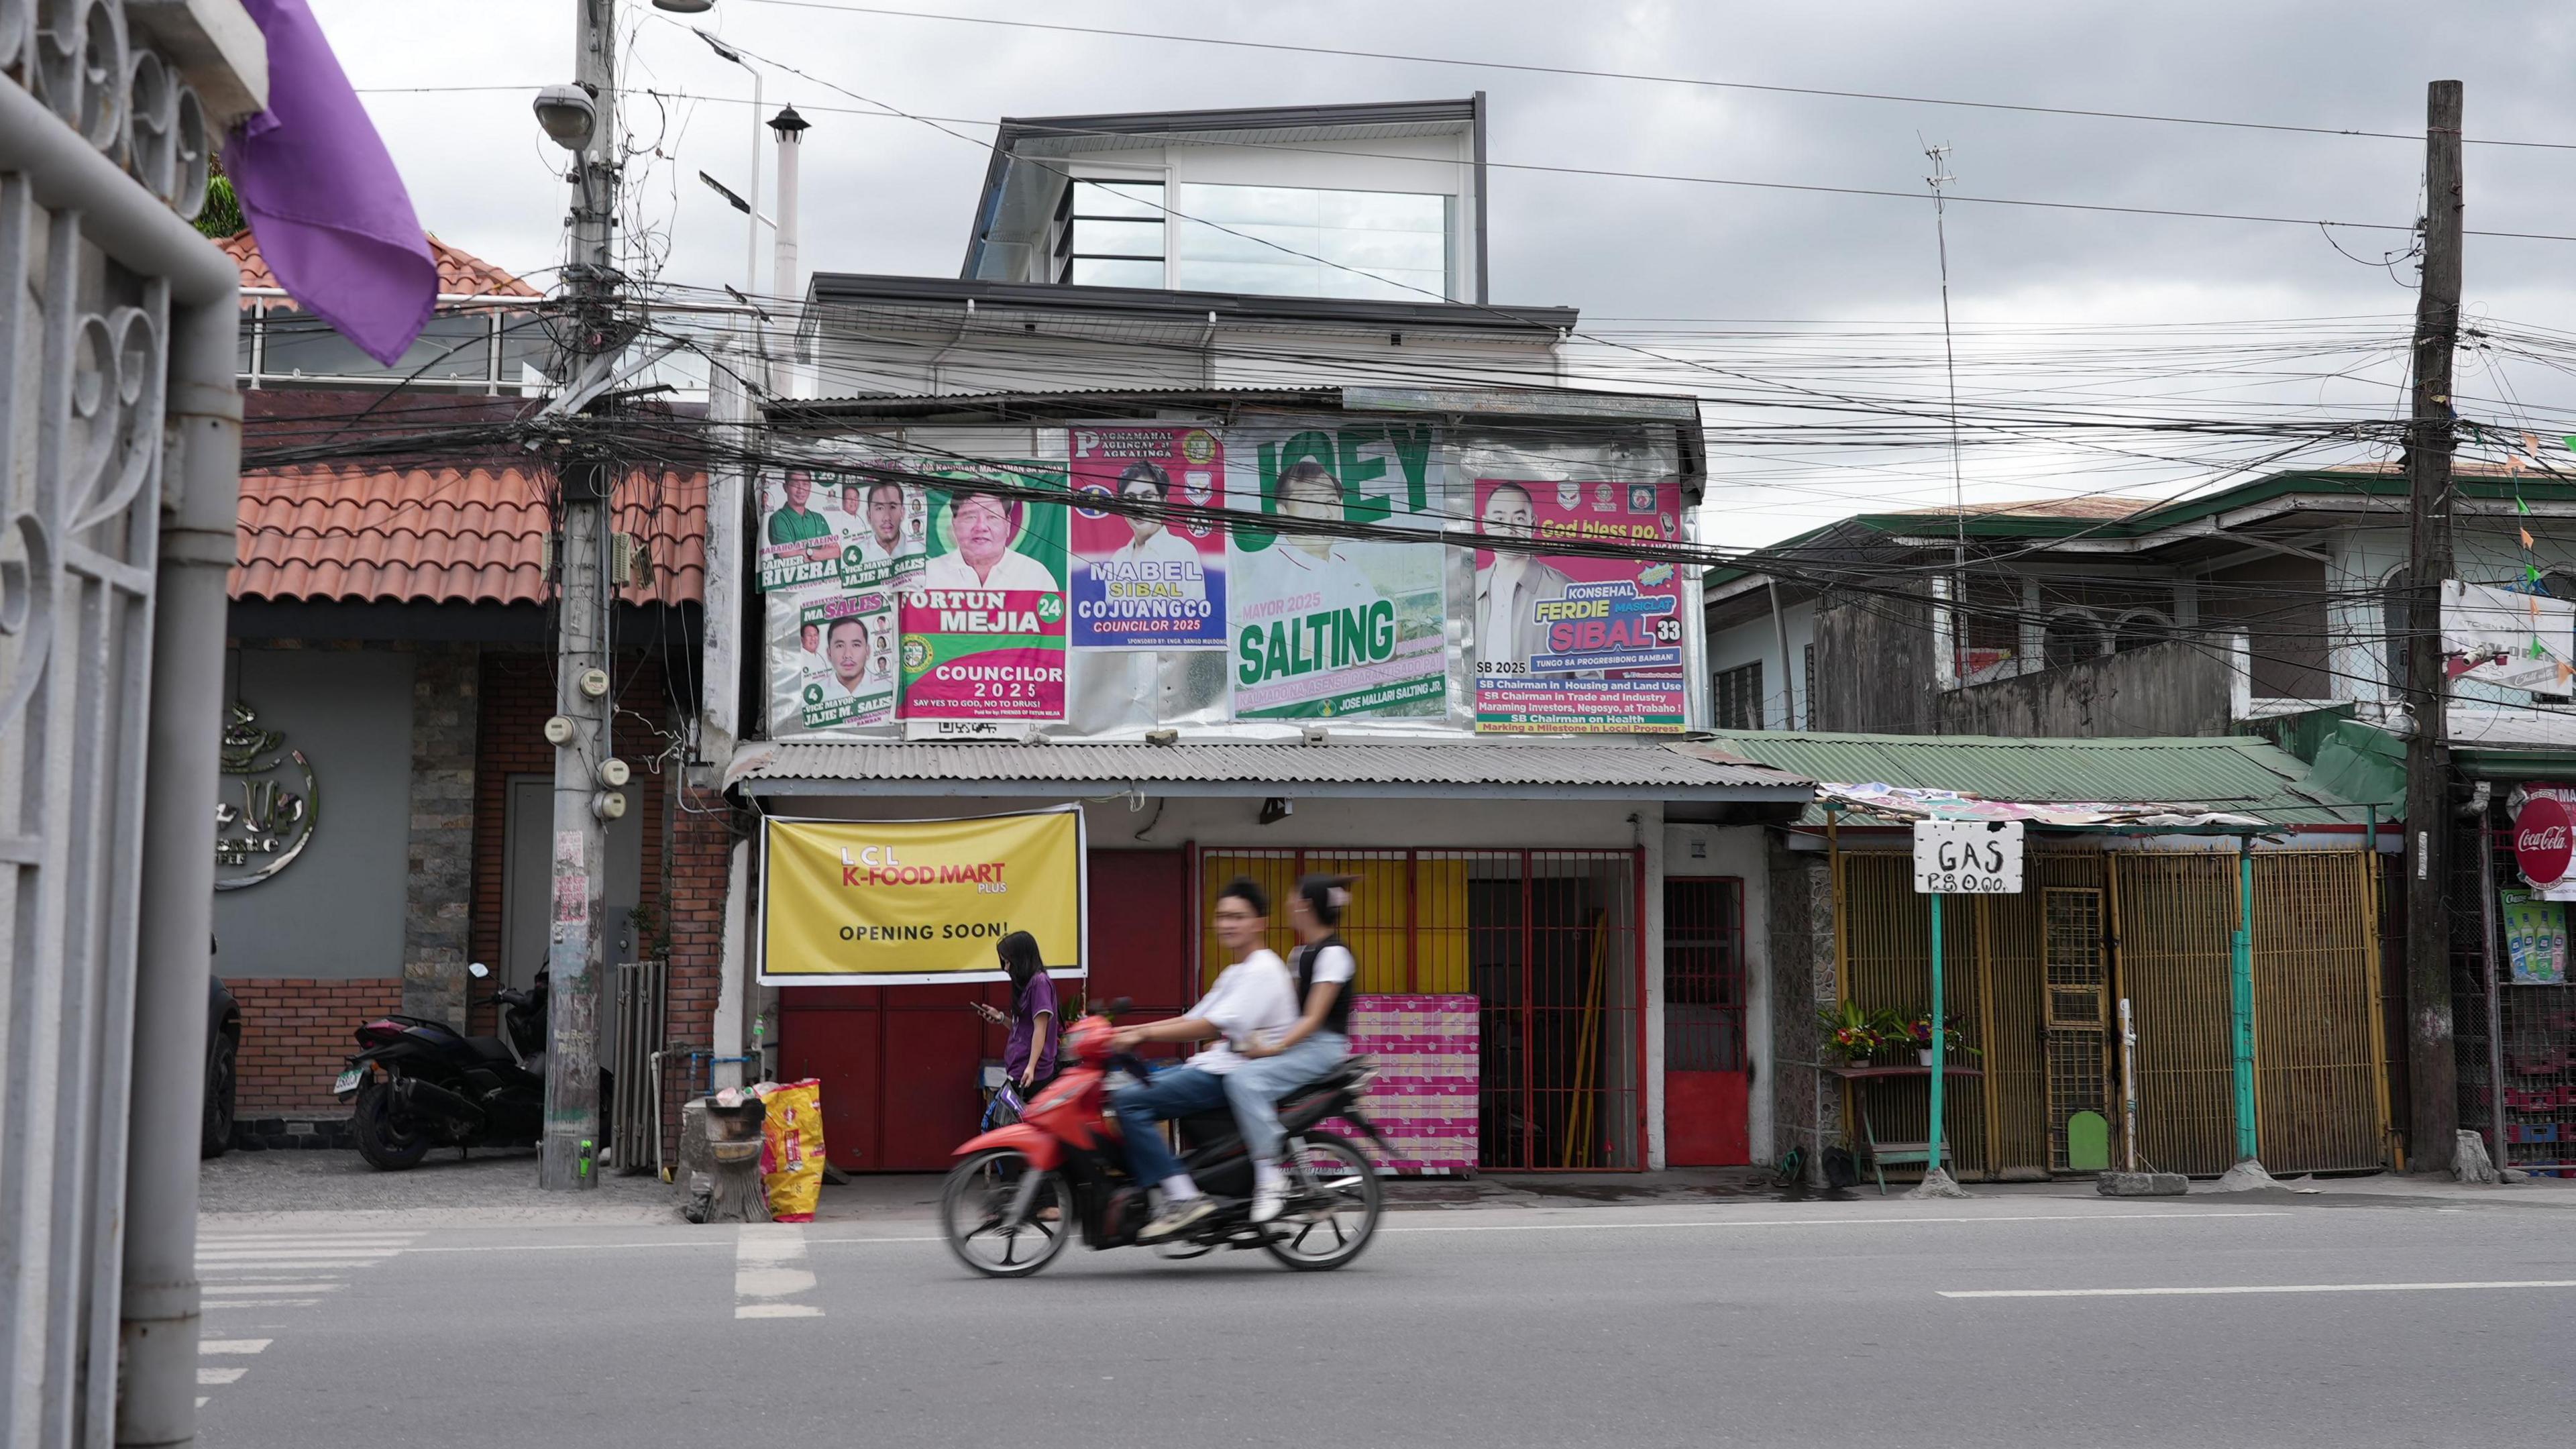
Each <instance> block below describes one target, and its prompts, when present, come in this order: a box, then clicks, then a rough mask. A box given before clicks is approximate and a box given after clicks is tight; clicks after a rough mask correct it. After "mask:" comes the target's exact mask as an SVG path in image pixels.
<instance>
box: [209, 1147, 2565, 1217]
mask: <svg viewBox="0 0 2576 1449" xmlns="http://www.w3.org/2000/svg"><path fill="white" fill-rule="evenodd" d="M940 1181H941V1179H940V1178H939V1177H938V1176H937V1175H936V1174H928V1173H924V1174H891V1175H868V1176H861V1177H856V1178H852V1179H851V1180H850V1181H849V1182H848V1183H847V1184H844V1185H840V1186H830V1185H827V1186H826V1187H825V1188H824V1189H823V1194H822V1203H821V1206H820V1208H819V1209H818V1211H817V1212H816V1214H815V1220H816V1221H817V1222H827V1223H853V1222H904V1221H928V1220H930V1219H932V1218H933V1217H935V1216H936V1215H937V1209H938V1204H939V1189H940ZM198 1184H199V1187H198V1191H199V1199H198V1210H199V1213H200V1214H201V1216H202V1217H203V1218H204V1219H206V1220H208V1221H216V1220H220V1221H221V1222H223V1223H224V1224H225V1225H227V1226H231V1227H241V1226H251V1225H259V1224H273V1225H277V1226H299V1227H317V1226H323V1225H327V1224H339V1225H346V1226H391V1225H395V1224H408V1225H412V1226H417V1227H484V1226H509V1225H527V1226H568V1227H569V1226H593V1225H613V1224H630V1223H677V1222H679V1221H680V1214H679V1197H678V1194H677V1192H676V1191H675V1189H673V1188H671V1187H670V1186H668V1185H665V1184H663V1183H661V1182H659V1181H657V1180H655V1179H654V1178H653V1177H651V1176H649V1175H637V1176H634V1177H620V1176H618V1175H616V1174H615V1173H614V1172H610V1173H607V1174H604V1175H603V1176H602V1178H601V1180H600V1185H599V1187H598V1188H597V1189H596V1190H595V1191H591V1192H586V1193H578V1194H573V1193H552V1192H545V1191H542V1190H540V1189H539V1188H538V1187H537V1159H536V1154H535V1153H534V1152H533V1151H518V1152H492V1153H487V1152H477V1153H476V1154H474V1156H473V1157H472V1158H471V1159H468V1160H460V1159H459V1158H458V1156H457V1154H456V1153H455V1152H453V1151H445V1150H442V1151H437V1152H432V1153H431V1154H430V1155H429V1157H428V1158H427V1159H426V1160H424V1161H423V1162H422V1163H421V1164H420V1166H418V1167H415V1168H413V1169H411V1170H409V1171H407V1172H379V1171H377V1170H375V1169H374V1168H371V1167H369V1166H367V1164H366V1163H365V1162H364V1161H363V1160H361V1159H360V1158H359V1156H358V1155H357V1154H356V1153H354V1152H257V1153H237V1154H234V1155H231V1156H227V1157H221V1158H217V1159H215V1160H214V1161H211V1162H208V1163H206V1164H205V1166H204V1170H203V1171H202V1172H201V1173H200V1175H199V1178H198ZM1967 1190H1968V1192H1969V1194H1970V1195H1971V1196H1973V1197H1978V1198H1995V1199H2017V1200H2031V1201H2038V1200H2046V1199H2060V1200H2065V1199H2075V1200H2082V1201H2088V1202H2090V1201H2101V1200H2102V1199H2101V1198H2100V1197H2099V1196H2098V1195H2097V1194H2096V1193H2095V1192H2094V1190H2093V1184H2092V1182H2091V1181H2090V1180H2089V1179H2074V1178H2070V1179H2066V1180H2063V1181H2058V1182H2036V1183H1969V1184H1967ZM1387 1196H1388V1201H1389V1206H1390V1207H1391V1208H1393V1209H1395V1210H1398V1211H1407V1212H1461V1211H1476V1210H1480V1209H1493V1208H1523V1209H1526V1208H1582V1207H1606V1206H1626V1207H1646V1206H1673V1207H1688V1206H1714V1205H1750V1204H1759V1203H1764V1202H1782V1203H1798V1202H1810V1203H1820V1202H1845V1203H1852V1202H1879V1201H1882V1199H1880V1197H1879V1195H1878V1193H1877V1191H1876V1190H1875V1189H1874V1188H1871V1187H1862V1188H1860V1189H1858V1190H1856V1191H1852V1192H1849V1193H1842V1194H1830V1195H1828V1194H1815V1193H1808V1192H1805V1191H1802V1190H1793V1191H1789V1192H1783V1191H1782V1190H1781V1189H1779V1188H1777V1187H1775V1186H1774V1185H1773V1183H1772V1179H1771V1174H1770V1172H1769V1171H1768V1170H1767V1169H1762V1168H1687V1169H1677V1170H1674V1171H1670V1172H1646V1173H1569V1174H1530V1175H1497V1176H1487V1177H1479V1178H1473V1179H1449V1178H1421V1179H1410V1180H1406V1181H1401V1182H1393V1183H1389V1184H1388V1194H1387ZM2191 1198H2192V1199H2193V1200H2194V1201H2208V1200H2210V1199H2212V1198H2227V1199H2232V1200H2234V1201H2238V1202H2245V1203H2265V1204H2274V1203H2277V1204H2283V1205H2299V1206H2307V1207H2322V1208H2337V1207H2349V1208H2442V1209H2447V1210H2451V1211H2474V1210H2476V1209H2479V1208H2482V1207H2504V1206H2510V1207H2514V1208H2531V1207H2557V1208H2568V1209H2576V1181H2571V1180H2567V1179H2561V1178H2535V1179H2532V1180H2530V1181H2528V1182H2522V1183H2516V1184H2511V1185H2507V1186H2502V1187H2466V1186H2462V1185H2461V1184H2458V1183H2455V1182H2452V1181H2451V1180H2450V1179H2449V1178H2447V1177H2433V1176H2424V1177H2413V1176H2397V1175H2394V1174H2387V1173H2381V1174H2373V1175H2367V1176H2357V1177H2331V1178H2300V1179H2296V1180H2285V1181H2284V1182H2283V1183H2282V1184H2281V1185H2280V1186H2278V1187H2275V1188H2270V1189H2265V1190H2262V1191H2258V1192H2247V1193H2227V1194H2222V1193H2219V1192H2217V1191H2216V1184H2215V1183H2209V1182H2195V1183H2193V1184H2192V1189H2191ZM1884 1201H1885V1202H1887V1203H1889V1204H1891V1205H1892V1204H1896V1203H1901V1202H1904V1201H1906V1198H1905V1197H1904V1189H1902V1188H1898V1187H1893V1186H1892V1187H1891V1191H1890V1194H1889V1196H1888V1197H1887V1198H1885V1199H1884ZM2138 1201H2140V1202H2143V1203H2152V1202H2155V1201H2159V1199H2140V1200H2138ZM2161 1201H2167V1202H2170V1201H2172V1199H2169V1198H2168V1199H2161Z"/></svg>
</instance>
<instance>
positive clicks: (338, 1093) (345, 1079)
mask: <svg viewBox="0 0 2576 1449" xmlns="http://www.w3.org/2000/svg"><path fill="white" fill-rule="evenodd" d="M366 1079H367V1069H366V1068H364V1067H351V1068H349V1069H348V1070H347V1071H345V1072H342V1073H341V1074H340V1080H338V1081H336V1082H333V1083H332V1084H331V1095H332V1096H334V1097H345V1096H347V1095H349V1094H350V1093H351V1092H354V1091H356V1090H358V1084H359V1083H360V1082H363V1081H365V1080H366Z"/></svg>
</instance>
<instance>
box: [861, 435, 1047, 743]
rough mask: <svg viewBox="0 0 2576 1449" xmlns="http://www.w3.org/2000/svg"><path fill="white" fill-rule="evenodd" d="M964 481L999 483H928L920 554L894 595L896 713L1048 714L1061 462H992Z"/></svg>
mask: <svg viewBox="0 0 2576 1449" xmlns="http://www.w3.org/2000/svg"><path fill="white" fill-rule="evenodd" d="M941 471H943V472H946V471H952V470H949V469H943V470H941ZM973 478H974V479H975V480H988V481H990V482H991V483H992V484H993V485H994V488H995V489H996V490H1008V491H985V490H982V489H973V488H941V487H938V486H936V485H933V486H931V487H930V488H929V489H928V493H929V499H930V522H929V535H930V536H929V539H928V554H929V557H928V558H927V559H926V560H925V561H924V563H923V564H922V568H921V572H920V573H919V574H918V575H916V576H914V578H913V580H912V582H911V583H909V584H908V585H906V586H905V588H904V589H903V592H902V600H903V602H902V609H901V622H902V627H903V643H902V658H901V660H900V661H899V665H898V667H899V669H900V671H901V673H902V676H903V700H902V705H901V709H902V715H903V718H904V719H906V720H932V719H950V720H1060V719H1062V718H1064V701H1065V691H1064V678H1065V676H1064V658H1065V655H1064V648H1065V622H1066V615H1067V613H1068V612H1069V611H1068V610H1067V609H1066V607H1065V562H1064V536H1065V513H1066V509H1065V506H1064V502H1063V500H1062V498H1061V496H1060V495H1061V494H1062V493H1063V491H1064V479H1065V472H1064V465H1063V464H1062V463H1050V462H1035V461H1029V462H1022V461H1011V462H1003V463H993V464H986V465H982V467H981V468H980V470H979V471H978V472H977V473H976V474H974V475H973ZM960 481H969V480H968V479H964V478H961V479H960ZM1027 490H1042V491H1045V492H1048V493H1052V494H1056V495H1059V496H1058V497H1055V498H1052V499H1049V500H1046V501H1037V500H1032V499H1030V498H1028V497H1025V496H1020V495H1021V494H1023V493H1024V492H1025V491H1027Z"/></svg>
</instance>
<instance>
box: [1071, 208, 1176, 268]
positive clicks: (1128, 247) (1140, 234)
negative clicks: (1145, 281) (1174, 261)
mask: <svg viewBox="0 0 2576 1449" xmlns="http://www.w3.org/2000/svg"><path fill="white" fill-rule="evenodd" d="M1073 224H1074V226H1075V228H1076V231H1075V237H1076V242H1075V246H1074V255H1076V256H1083V257H1150V258H1152V259H1154V260H1156V261H1160V260H1162V256H1163V224H1162V223H1161V222H1159V221H1101V220H1098V219H1096V218H1093V217H1088V216H1085V217H1078V218H1076V219H1075V221H1074V223H1073Z"/></svg>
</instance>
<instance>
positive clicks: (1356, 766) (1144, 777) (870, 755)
mask: <svg viewBox="0 0 2576 1449" xmlns="http://www.w3.org/2000/svg"><path fill="white" fill-rule="evenodd" d="M725 783H727V784H728V785H734V784H739V785H742V786H744V787H745V788H746V789H748V790H750V791H751V792H752V793H754V794H761V795H1060V794H1066V793H1077V794H1100V793H1104V792H1107V791H1116V790H1125V789H1127V788H1129V787H1131V786H1132V787H1134V788H1137V789H1140V790H1143V791H1145V792H1147V793H1149V794H1156V795H1181V796H1189V795H1231V796H1267V795H1280V796H1289V797H1297V798H1319V797H1332V796H1361V795H1388V794H1396V795H1406V796H1413V797H1422V798H1443V797H1445V798H1471V797H1484V798H1499V799H1513V800H1668V801H1699V802H1712V803H1744V804H1799V803H1803V802H1805V801H1806V800H1808V799H1809V798H1811V797H1812V796H1813V795H1814V793H1815V789H1814V784H1813V782H1812V781H1809V780H1806V779H1802V778H1800V777H1799V776H1797V775H1793V774H1791V773H1789V772H1787V771H1785V770H1775V769H1770V768H1768V767H1766V766H1762V765H1754V764H1746V763H1743V762H1741V761H1737V762H1732V763H1730V762H1726V761H1722V760H1713V759H1709V758H1707V757H1705V755H1694V754H1685V753H1683V752H1681V751H1679V750H1674V749H1671V748H1668V747H1666V746H1664V745H1662V744H1660V743H1637V742H1632V741H1619V742H1616V743H1612V742H1608V741H1594V740H1585V741H1581V742H1567V743H1553V742H1552V743H1545V744H1542V743H1536V742H1530V741H1506V740H1479V741H1476V742H1473V743H1467V742H1456V743H1451V742H1425V743H1420V744H1415V743H1395V742H1379V741H1371V742H1366V743H1356V742H1353V743H1339V742H1337V743H1333V744H1323V745H1303V744H1275V745H1274V744H1175V745H1146V744H1019V743H1011V744H980V743H977V744H969V743H958V742H940V743H895V742H885V743H876V742H860V741H850V742H831V743H796V744H781V743H771V742H761V741H755V742H753V743H750V744H746V745H743V746H741V747H740V748H738V749H737V750H735V751H734V757H733V762H732V765H731V767H730V768H728V769H727V770H726V772H725Z"/></svg>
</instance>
